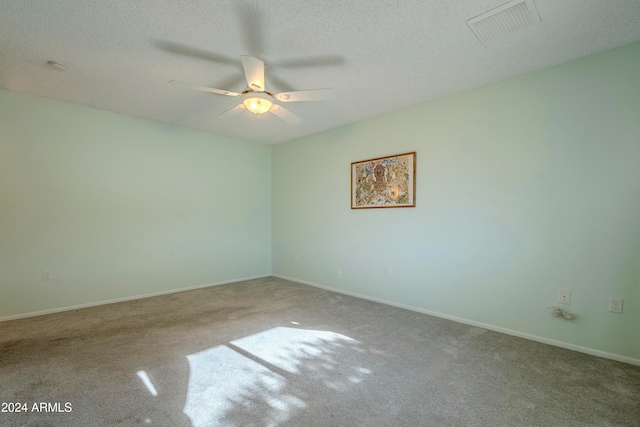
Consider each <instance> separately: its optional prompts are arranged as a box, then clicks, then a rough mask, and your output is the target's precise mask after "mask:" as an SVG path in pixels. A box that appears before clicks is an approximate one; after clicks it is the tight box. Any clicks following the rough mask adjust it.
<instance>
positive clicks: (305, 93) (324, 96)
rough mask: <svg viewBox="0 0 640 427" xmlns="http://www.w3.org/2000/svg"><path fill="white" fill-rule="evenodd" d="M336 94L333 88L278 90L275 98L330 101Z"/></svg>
mask: <svg viewBox="0 0 640 427" xmlns="http://www.w3.org/2000/svg"><path fill="white" fill-rule="evenodd" d="M337 97H338V94H337V92H336V90H335V89H312V90H299V91H296V92H280V93H279V94H277V95H276V99H277V100H278V101H280V102H301V101H331V100H332V99H336V98H337Z"/></svg>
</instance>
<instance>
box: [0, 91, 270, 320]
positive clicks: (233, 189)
mask: <svg viewBox="0 0 640 427" xmlns="http://www.w3.org/2000/svg"><path fill="white" fill-rule="evenodd" d="M270 168H271V147H269V146H264V145H258V144H254V143H250V142H245V141H240V140H235V139H231V138H226V137H222V136H215V135H211V134H208V133H205V132H199V131H195V130H190V129H185V128H181V127H177V126H171V125H166V124H161V123H156V122H152V121H148V120H142V119H138V118H134V117H129V116H124V115H120V114H115V113H110V112H106V111H101V110H96V109H92V108H87V107H82V106H78V105H73V104H68V103H64V102H58V101H53V100H48V99H43V98H38V97H34V96H28V95H24V94H19V93H15V92H10V91H6V90H0V317H5V316H12V315H16V314H21V313H29V312H36V311H41V310H48V309H55V308H61V307H68V306H72V305H77V304H85V303H92V302H98V301H103V300H108V299H114V298H124V297H128V296H134V295H141V294H147V293H155V292H161V291H166V290H171V289H177V288H183V287H190V286H197V285H204V284H207V283H214V282H220V281H228V280H233V279H237V278H243V277H251V276H258V275H265V274H270V273H271V218H270V215H271V206H270V203H271V182H270V176H271V170H270ZM44 268H47V269H51V271H52V274H53V280H51V281H46V282H45V281H42V274H41V271H42V269H44Z"/></svg>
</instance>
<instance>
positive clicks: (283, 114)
mask: <svg viewBox="0 0 640 427" xmlns="http://www.w3.org/2000/svg"><path fill="white" fill-rule="evenodd" d="M269 111H271V112H272V113H273V114H275V115H276V116H278V117H280V118H281V119H282V120H284V121H285V122H287V123H289V124H290V125H297V124H298V123H302V119H301V118H300V117H298V116H296V115H295V114H293V113H292V112H291V111H289V110H287V109H285V108H283V107H281V106H279V105H275V104H274V105H273V107H271V110H269Z"/></svg>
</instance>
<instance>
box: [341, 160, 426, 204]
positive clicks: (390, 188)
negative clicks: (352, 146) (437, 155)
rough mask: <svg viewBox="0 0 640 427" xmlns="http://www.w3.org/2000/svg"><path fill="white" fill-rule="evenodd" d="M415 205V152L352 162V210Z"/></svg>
mask: <svg viewBox="0 0 640 427" xmlns="http://www.w3.org/2000/svg"><path fill="white" fill-rule="evenodd" d="M415 206H416V152H415V151H413V152H410V153H402V154H394V155H392V156H385V157H378V158H375V159H368V160H361V161H358V162H352V163H351V209H372V208H414V207H415Z"/></svg>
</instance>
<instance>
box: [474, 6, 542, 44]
mask: <svg viewBox="0 0 640 427" xmlns="http://www.w3.org/2000/svg"><path fill="white" fill-rule="evenodd" d="M536 22H540V15H538V11H537V9H536V4H535V3H534V1H533V0H513V1H510V2H508V3H505V4H503V5H502V6H499V7H496V8H495V9H492V10H490V11H488V12H485V13H483V14H482V15H478V16H476V17H475V18H472V19H469V20H468V21H467V25H468V26H469V28H471V31H473V33H474V34H475V35H476V37H478V40H480V42H481V43H486V42H488V41H491V40H493V39H496V38H498V37H502V36H504V35H506V34H509V33H511V32H513V31H516V30H519V29H520V28H524V27H528V26H529V25H533V24H535V23H536Z"/></svg>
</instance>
